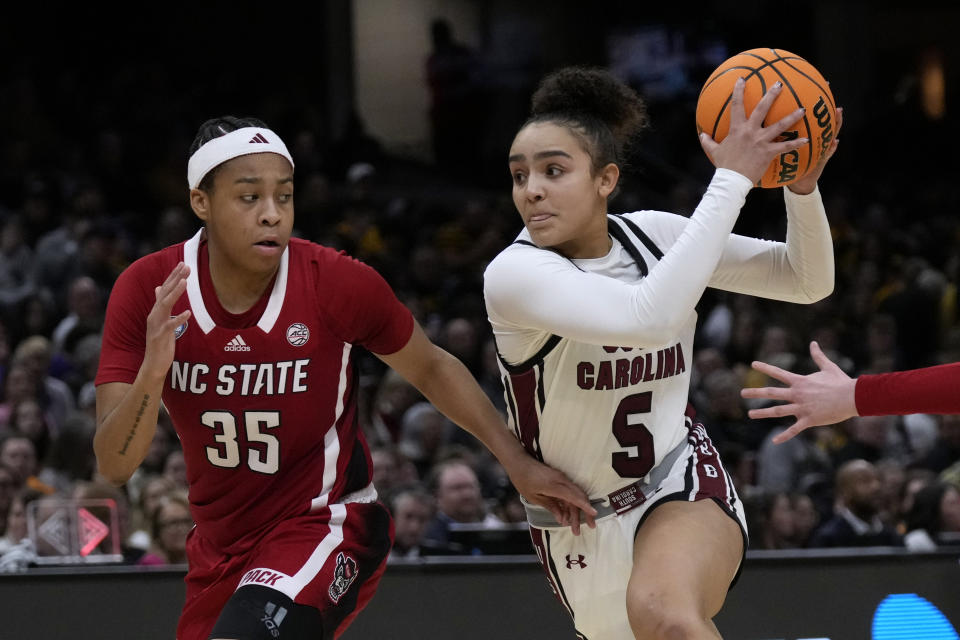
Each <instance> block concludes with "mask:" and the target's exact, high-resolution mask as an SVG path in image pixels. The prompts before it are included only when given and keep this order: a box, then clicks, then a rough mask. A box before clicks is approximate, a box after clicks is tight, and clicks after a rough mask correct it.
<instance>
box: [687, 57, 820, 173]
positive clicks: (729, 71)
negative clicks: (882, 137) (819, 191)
mask: <svg viewBox="0 0 960 640" xmlns="http://www.w3.org/2000/svg"><path fill="white" fill-rule="evenodd" d="M741 77H742V78H744V79H745V80H746V84H745V86H744V88H743V103H744V108H745V109H746V114H747V116H748V117H749V115H750V113H751V112H752V111H753V109H754V107H756V106H757V103H758V102H760V98H762V97H763V95H764V94H765V93H766V92H767V91H768V90H769V89H770V88H771V87H772V86H773V84H774V83H775V82H776V81H777V80H780V81H781V82H783V91H782V92H781V93H780V95H779V96H778V97H777V99H776V100H775V101H774V103H773V106H772V107H771V108H770V112H769V113H768V114H767V117H766V119H765V120H764V122H763V124H764V126H766V125H769V124H772V123H774V122H777V121H778V120H780V119H781V118H784V117H786V116H788V115H790V112H792V111H793V110H795V109H796V108H797V107H806V112H805V113H804V114H803V116H802V117H801V118H800V120H798V121H797V123H796V124H795V125H794V126H793V127H791V128H790V129H788V130H787V131H786V132H784V135H783V136H782V137H781V139H784V140H785V139H789V138H807V139H808V140H809V142H808V143H807V144H805V145H804V146H803V147H801V148H799V149H797V150H795V151H788V152H786V153H782V154H780V155H779V156H778V157H776V158H774V159H773V162H771V163H770V166H769V167H768V168H767V172H766V173H765V174H764V175H763V178H761V179H760V184H759V185H758V186H760V187H763V188H765V189H770V188H774V187H783V186H786V185H788V184H790V183H791V182H795V181H796V180H799V179H800V178H802V177H803V176H805V175H806V174H807V173H809V172H810V171H811V170H812V169H813V168H814V167H816V166H817V162H818V161H819V160H820V158H822V157H823V155H824V154H825V153H826V152H827V150H828V149H829V148H830V143H831V142H832V141H833V137H834V134H835V131H836V123H837V112H836V103H835V102H834V100H833V94H832V93H831V92H830V85H829V84H828V83H827V81H826V80H824V78H823V76H822V75H821V74H820V72H819V71H817V70H816V69H815V68H814V66H813V65H811V64H810V63H809V62H807V61H806V60H804V59H803V58H801V57H800V56H798V55H796V54H793V53H790V52H789V51H784V50H783V49H750V50H749V51H744V52H742V53H738V54H737V55H735V56H733V57H732V58H729V59H727V60H726V61H724V62H723V63H722V64H721V65H720V66H719V67H717V68H716V70H714V72H713V73H711V74H710V77H709V78H707V81H706V82H705V83H704V84H703V89H701V90H700V97H699V98H698V100H697V133H698V134H700V133H703V132H704V131H705V132H707V133H708V134H710V136H711V137H712V138H713V139H714V140H715V141H716V142H720V141H721V140H723V139H724V137H726V135H727V131H728V130H729V129H730V98H731V96H732V94H733V85H734V83H736V81H737V78H741Z"/></svg>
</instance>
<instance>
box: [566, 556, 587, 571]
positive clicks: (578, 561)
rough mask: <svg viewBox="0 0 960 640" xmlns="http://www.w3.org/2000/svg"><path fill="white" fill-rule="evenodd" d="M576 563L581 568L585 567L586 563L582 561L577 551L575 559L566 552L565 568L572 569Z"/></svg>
mask: <svg viewBox="0 0 960 640" xmlns="http://www.w3.org/2000/svg"><path fill="white" fill-rule="evenodd" d="M574 565H576V566H578V567H580V568H581V569H586V568H587V563H586V562H584V561H583V556H582V555H580V554H579V553H578V554H577V557H576V559H574V558H571V557H570V554H569V553H568V554H567V569H573V566H574Z"/></svg>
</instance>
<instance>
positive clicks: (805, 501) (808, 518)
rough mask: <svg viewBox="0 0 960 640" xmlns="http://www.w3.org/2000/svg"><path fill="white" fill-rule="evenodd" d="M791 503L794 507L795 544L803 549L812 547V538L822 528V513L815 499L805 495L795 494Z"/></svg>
mask: <svg viewBox="0 0 960 640" xmlns="http://www.w3.org/2000/svg"><path fill="white" fill-rule="evenodd" d="M790 502H791V504H792V506H793V535H794V543H795V546H797V547H799V548H801V549H803V548H806V547H807V546H809V545H810V537H811V536H812V535H813V532H814V531H816V529H817V527H818V526H820V512H819V510H817V506H816V504H814V502H813V499H812V498H811V497H810V496H808V495H807V494H805V493H795V494H793V496H792V498H791V500H790Z"/></svg>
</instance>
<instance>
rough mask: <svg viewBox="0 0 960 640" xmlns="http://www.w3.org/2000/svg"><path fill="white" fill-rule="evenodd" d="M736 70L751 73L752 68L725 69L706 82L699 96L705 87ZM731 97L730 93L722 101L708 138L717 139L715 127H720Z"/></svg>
mask: <svg viewBox="0 0 960 640" xmlns="http://www.w3.org/2000/svg"><path fill="white" fill-rule="evenodd" d="M738 69H745V70H747V71H753V68H752V67H739V66H738V67H729V68H727V69H724V70H723V71H722V72H720V73H718V74H717V76H716V77H715V78H711V79H710V80H708V81H707V84H705V85H703V89H701V90H700V95H703V92H704V91H706V90H707V87H709V86H710V85H712V84H713V83H714V82H716V81H717V80H719V79H720V78H721V76H725V75H726V74H727V73H729V72H731V71H737V70H738ZM748 77H749V76H748ZM732 97H733V94H732V93H731V95H729V96H727V99H726V101H724V103H723V105H722V106H721V107H720V111H719V113H718V114H717V119H716V120H715V121H714V123H713V129H711V131H710V137H711V138H714V139H716V137H717V127H719V126H720V118H722V117H723V112H724V111H726V110H727V105H728V104H729V103H730V99H731V98H732Z"/></svg>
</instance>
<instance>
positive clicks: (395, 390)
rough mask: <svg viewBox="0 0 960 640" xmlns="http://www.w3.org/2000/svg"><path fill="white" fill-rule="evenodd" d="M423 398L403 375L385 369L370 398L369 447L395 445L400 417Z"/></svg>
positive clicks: (399, 435) (400, 427)
mask: <svg viewBox="0 0 960 640" xmlns="http://www.w3.org/2000/svg"><path fill="white" fill-rule="evenodd" d="M422 398H423V396H422V395H421V394H420V392H419V391H417V388H416V387H414V386H413V385H412V384H410V383H409V382H408V381H407V380H406V379H405V378H404V377H403V376H401V375H400V374H399V373H397V372H396V371H394V370H393V369H387V370H386V371H385V372H384V373H383V376H382V377H381V378H380V383H379V384H378V385H377V389H376V392H375V393H374V396H373V407H372V408H371V415H370V428H369V429H368V430H367V433H366V435H367V438H368V440H369V441H370V444H371V446H378V445H385V444H388V443H398V442H399V441H400V437H401V431H402V430H403V426H402V425H403V415H404V413H406V411H407V409H409V408H410V407H411V406H413V404H414V403H416V402H417V401H418V400H421V399H422Z"/></svg>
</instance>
